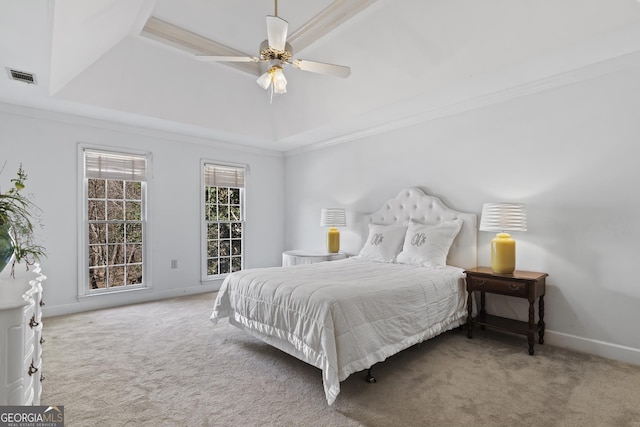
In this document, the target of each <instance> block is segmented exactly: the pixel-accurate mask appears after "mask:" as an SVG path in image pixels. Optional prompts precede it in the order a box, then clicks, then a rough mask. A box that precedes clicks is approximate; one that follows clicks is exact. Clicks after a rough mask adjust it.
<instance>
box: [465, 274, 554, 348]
mask: <svg viewBox="0 0 640 427" xmlns="http://www.w3.org/2000/svg"><path fill="white" fill-rule="evenodd" d="M465 274H466V275H467V293H468V296H467V310H468V315H467V336H468V337H469V338H471V337H472V334H473V326H474V324H479V325H480V326H481V327H482V328H483V329H484V328H485V327H489V328H493V329H498V330H503V331H507V332H514V333H517V334H522V335H526V336H527V338H528V341H529V354H531V355H532V354H533V353H534V350H533V345H534V341H535V334H536V332H537V333H538V342H539V343H540V344H544V293H545V278H546V277H547V276H548V274H547V273H536V272H533V271H519V270H516V271H514V272H513V273H512V274H498V273H494V272H493V271H492V270H491V268H489V267H477V268H473V269H471V270H467V271H465ZM474 291H480V312H479V313H478V316H477V317H475V318H474V317H473V298H472V295H473V292H474ZM487 292H488V293H492V294H500V295H507V296H511V297H516V298H525V299H527V300H528V301H529V321H528V322H522V321H519V320H513V319H507V318H504V317H499V316H493V315H490V314H487V312H486V310H485V308H484V306H485V298H486V297H485V294H486V293H487ZM536 300H538V319H539V320H538V324H537V325H536V323H535V301H536Z"/></svg>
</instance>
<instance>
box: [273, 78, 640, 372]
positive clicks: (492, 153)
mask: <svg viewBox="0 0 640 427" xmlns="http://www.w3.org/2000/svg"><path fill="white" fill-rule="evenodd" d="M639 71H640V70H638V67H637V66H636V67H632V68H631V69H627V70H622V71H617V72H614V73H611V74H609V75H606V76H603V77H599V78H593V79H590V80H587V81H583V82H580V83H574V84H571V85H567V86H565V87H561V88H557V89H552V90H548V91H546V92H540V93H537V94H532V95H528V96H525V97H520V98H516V99H512V100H509V101H505V102H502V103H500V104H496V105H492V106H486V107H483V108H478V109H475V110H470V111H467V112H464V113H460V114H457V115H452V116H448V117H444V118H440V119H436V120H431V121H429V122H425V123H422V124H418V125H414V126H412V127H408V128H404V129H401V130H394V131H389V132H387V133H383V134H378V135H374V136H368V137H364V138H362V139H359V140H355V141H351V142H348V143H344V144H340V145H335V146H332V147H326V148H322V149H318V150H314V151H307V152H299V153H296V154H292V155H289V156H288V157H287V158H286V161H285V164H286V183H285V188H286V194H287V198H286V209H285V212H286V214H287V228H286V240H285V243H286V244H285V246H286V249H293V248H312V247H313V248H321V247H323V245H324V233H325V230H323V229H321V227H320V226H319V213H320V209H321V208H322V207H329V206H343V207H345V208H347V210H348V211H349V212H350V216H351V219H352V224H354V222H353V221H355V224H356V225H352V226H348V227H347V228H346V229H345V230H343V232H342V236H343V239H342V242H343V248H344V249H345V250H346V251H347V252H351V253H356V252H357V251H358V250H359V247H360V245H361V243H362V241H361V238H360V237H359V231H360V230H359V229H358V226H357V218H358V217H359V215H361V214H363V213H367V212H371V211H374V210H376V209H378V208H379V207H380V206H381V205H382V203H383V202H384V201H385V200H387V199H388V198H391V197H394V196H395V195H396V194H397V193H398V192H399V191H400V190H401V189H403V188H405V187H413V186H418V187H421V188H423V189H424V190H426V191H427V192H428V193H430V194H433V195H436V196H439V197H440V198H442V199H443V200H444V201H445V203H447V204H448V205H449V206H451V207H452V208H454V209H457V210H462V211H467V212H475V213H477V214H478V215H479V214H480V212H481V210H482V204H483V203H485V202H500V201H517V202H524V203H525V204H526V205H527V208H528V220H529V230H528V231H527V232H523V233H517V234H515V233H514V238H515V239H516V241H517V268H518V269H521V270H533V271H542V272H548V273H549V277H548V281H547V296H546V298H545V302H546V315H545V320H546V324H547V334H546V342H547V343H550V344H556V345H560V346H565V347H569V348H574V349H578V350H582V351H586V352H590V353H595V354H601V355H604V356H607V357H612V358H616V359H620V360H627V361H631V362H634V363H638V364H640V334H639V333H638V325H639V324H640V309H639V307H640V283H638V280H637V279H636V274H635V263H636V262H638V260H639V259H640V249H639V248H640V246H639V245H638V242H640V191H639V188H638V187H639V184H640V168H638V165H637V163H638V154H637V153H638V147H639V146H640V128H639V127H638V111H640V79H638V72H639ZM491 238H492V233H486V232H480V233H479V255H478V257H479V259H478V264H479V265H489V262H490V260H489V258H490V257H489V255H490V254H489V242H490V240H491ZM487 299H488V310H489V311H490V312H493V313H497V314H502V315H506V316H509V317H512V318H517V319H520V320H524V319H526V318H527V310H526V309H527V305H526V304H527V303H526V301H522V300H517V299H516V300H514V299H512V298H511V299H510V298H506V297H503V298H501V297H499V296H493V295H490V296H488V298H487Z"/></svg>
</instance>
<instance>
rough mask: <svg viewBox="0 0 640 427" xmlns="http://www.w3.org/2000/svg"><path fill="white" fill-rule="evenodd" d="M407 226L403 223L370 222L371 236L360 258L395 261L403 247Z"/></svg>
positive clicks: (359, 255) (361, 251)
mask: <svg viewBox="0 0 640 427" xmlns="http://www.w3.org/2000/svg"><path fill="white" fill-rule="evenodd" d="M406 234H407V227H405V226H403V225H380V224H369V236H368V237H367V241H366V242H365V243H364V246H363V247H362V249H361V250H360V253H359V254H358V258H362V259H367V260H369V261H378V262H394V260H395V259H396V256H397V255H398V252H400V250H401V249H402V243H403V242H404V237H405V235H406Z"/></svg>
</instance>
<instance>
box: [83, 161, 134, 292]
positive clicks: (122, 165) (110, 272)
mask: <svg viewBox="0 0 640 427" xmlns="http://www.w3.org/2000/svg"><path fill="white" fill-rule="evenodd" d="M83 159H84V162H83V164H84V180H83V183H84V186H83V187H84V197H83V202H84V218H85V219H86V221H85V225H84V227H83V228H84V236H83V237H84V239H83V241H84V250H85V251H86V256H85V265H84V272H83V274H82V275H81V277H82V279H81V280H82V282H83V283H81V294H85V295H87V294H92V293H101V292H108V291H114V290H123V289H133V288H141V287H144V286H145V283H146V282H145V279H146V277H145V261H144V260H145V247H144V241H145V229H146V214H145V207H146V191H147V185H146V184H147V183H146V176H147V157H146V156H144V155H134V154H128V153H114V152H108V151H98V150H92V149H84V150H83Z"/></svg>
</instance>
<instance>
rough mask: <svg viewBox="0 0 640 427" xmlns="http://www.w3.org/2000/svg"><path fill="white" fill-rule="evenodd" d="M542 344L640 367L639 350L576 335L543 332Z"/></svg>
mask: <svg viewBox="0 0 640 427" xmlns="http://www.w3.org/2000/svg"><path fill="white" fill-rule="evenodd" d="M544 343H545V344H550V345H554V346H557V347H562V348H567V349H570V350H575V351H579V352H581V353H587V354H592V355H595V356H601V357H606V358H607V359H613V360H618V361H620V362H625V363H631V364H634V365H640V349H637V348H633V347H627V346H624V345H618V344H612V343H610V342H604V341H598V340H593V339H588V338H583V337H579V336H576V335H570V334H565V333H562V332H555V331H550V330H548V329H547V330H545V333H544Z"/></svg>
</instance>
